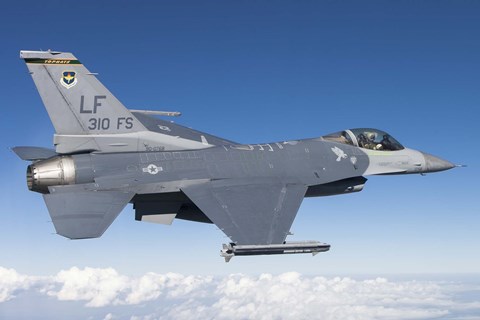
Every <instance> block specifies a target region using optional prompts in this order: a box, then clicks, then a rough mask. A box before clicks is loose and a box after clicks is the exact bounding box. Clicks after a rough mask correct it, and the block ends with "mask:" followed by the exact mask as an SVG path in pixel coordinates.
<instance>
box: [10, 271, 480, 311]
mask: <svg viewBox="0 0 480 320" xmlns="http://www.w3.org/2000/svg"><path fill="white" fill-rule="evenodd" d="M475 289H476V290H479V291H478V292H480V288H475ZM30 290H34V291H35V292H38V293H40V294H42V295H46V296H47V297H50V298H54V299H57V300H58V301H81V302H82V303H83V304H84V305H85V307H87V308H92V309H93V308H99V307H108V308H109V310H110V309H111V310H112V312H109V313H108V314H107V315H106V316H105V318H108V319H123V318H126V319H132V320H133V319H173V318H174V319H431V318H441V317H451V316H453V315H455V314H458V312H459V311H460V310H461V312H463V313H462V314H464V315H465V314H468V315H477V316H480V301H477V302H475V301H458V300H456V299H455V294H456V293H458V292H459V291H461V290H466V289H465V287H462V286H459V285H457V284H453V283H442V282H433V281H389V280H387V279H385V278H376V279H368V280H355V279H352V278H345V277H344V278H341V277H334V278H325V277H309V276H303V275H301V274H299V273H296V272H288V273H283V274H280V275H271V274H261V275H258V276H248V275H243V274H232V275H229V276H225V277H211V276H192V275H182V274H177V273H167V274H156V273H146V274H145V275H143V276H141V277H128V276H125V275H122V274H119V273H118V272H117V271H116V270H115V269H112V268H105V269H99V268H88V267H87V268H84V269H80V268H77V267H72V268H70V269H68V270H62V271H60V272H59V273H57V274H56V275H54V276H51V277H34V276H27V275H21V274H19V273H18V272H16V271H15V270H13V269H6V268H2V267H0V307H1V303H5V302H6V301H9V300H11V299H14V298H15V297H18V298H21V295H22V293H24V292H27V291H30ZM469 290H472V288H469ZM59 303H61V302H59ZM125 306H131V308H130V309H128V310H130V311H131V313H130V314H128V315H127V314H125ZM120 307H121V308H120ZM116 308H118V309H121V310H122V314H116V313H115V312H114V311H115V309H116ZM465 312H466V313H465Z"/></svg>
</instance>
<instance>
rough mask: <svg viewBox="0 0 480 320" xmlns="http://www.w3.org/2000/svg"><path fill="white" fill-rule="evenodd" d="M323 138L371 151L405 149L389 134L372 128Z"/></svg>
mask: <svg viewBox="0 0 480 320" xmlns="http://www.w3.org/2000/svg"><path fill="white" fill-rule="evenodd" d="M322 138H323V139H324V140H328V141H333V142H338V143H344V144H349V145H352V146H356V147H360V148H365V149H370V150H384V151H395V150H402V149H405V148H404V147H403V146H402V145H401V144H400V143H399V142H398V141H397V140H395V138H393V137H392V136H391V135H389V134H388V133H386V132H384V131H381V130H378V129H371V128H358V129H350V130H344V131H340V132H335V133H331V134H329V135H326V136H323V137H322Z"/></svg>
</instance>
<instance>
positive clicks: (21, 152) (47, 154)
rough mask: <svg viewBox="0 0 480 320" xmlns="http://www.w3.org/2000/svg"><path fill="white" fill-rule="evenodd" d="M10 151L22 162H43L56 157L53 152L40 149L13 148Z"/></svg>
mask: <svg viewBox="0 0 480 320" xmlns="http://www.w3.org/2000/svg"><path fill="white" fill-rule="evenodd" d="M12 151H13V152H15V154H16V155H17V156H18V157H19V158H20V159H22V160H26V161H35V160H44V159H48V158H51V157H54V156H56V155H57V153H56V152H55V150H53V149H48V148H42V147H13V148H12Z"/></svg>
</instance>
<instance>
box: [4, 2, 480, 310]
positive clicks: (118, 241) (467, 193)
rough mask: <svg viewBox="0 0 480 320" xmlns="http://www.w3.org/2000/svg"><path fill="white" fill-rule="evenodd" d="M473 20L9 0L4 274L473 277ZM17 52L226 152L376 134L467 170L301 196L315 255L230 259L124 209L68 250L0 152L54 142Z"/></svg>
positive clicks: (378, 7) (374, 8) (458, 5)
mask: <svg viewBox="0 0 480 320" xmlns="http://www.w3.org/2000/svg"><path fill="white" fill-rule="evenodd" d="M479 14H480V4H479V3H478V2H473V1H402V2H394V1H366V2H363V1H362V2H360V1H351V2H350V1H337V2H334V1H276V2H270V1H201V2H200V1H155V2H153V1H152V2H148V1H144V2H133V1H132V2H129V1H115V2H113V1H83V2H81V3H80V2H77V3H74V4H73V3H71V2H65V1H47V2H45V1H44V2H31V1H22V2H9V3H6V4H4V5H3V6H2V10H1V12H0V39H1V41H2V42H1V50H0V57H1V61H2V62H3V64H2V68H3V72H2V73H1V75H0V88H2V89H1V92H2V94H1V95H0V104H1V106H2V111H3V119H4V121H3V124H2V126H1V127H0V130H1V133H2V137H3V138H2V141H1V145H2V148H1V155H0V159H1V160H0V161H2V168H3V170H2V179H1V181H0V183H1V190H2V202H3V207H2V209H0V216H1V218H2V223H1V224H0V252H1V260H0V266H2V267H4V268H12V269H14V270H15V271H16V272H18V273H19V274H25V275H36V276H52V275H55V274H57V273H58V272H59V271H60V270H70V268H72V267H79V268H85V267H91V268H100V269H101V270H103V269H104V268H114V269H115V270H116V271H117V272H119V273H120V274H125V275H129V276H132V277H134V276H135V277H140V276H142V275H144V274H146V273H147V272H155V273H158V274H165V273H167V272H178V273H180V274H183V275H192V274H195V275H204V276H205V275H213V276H225V277H228V276H229V275H230V274H233V273H242V274H248V275H252V276H258V275H259V274H261V273H271V274H282V273H285V272H290V271H294V272H298V273H300V274H302V275H305V276H307V275H308V276H335V275H344V276H355V275H359V274H367V275H373V276H378V275H392V274H405V273H406V274H412V279H414V278H415V276H414V274H424V275H425V274H427V275H432V274H446V273H448V274H454V275H456V274H469V275H470V274H472V273H477V272H478V271H479V270H480V255H478V247H479V246H480V236H479V235H478V230H479V227H480V216H479V211H480V210H479V208H480V193H479V188H478V178H479V177H480V175H479V168H478V161H479V160H478V159H479V158H480V152H479V150H478V147H477V145H478V133H477V131H478V120H479V119H480V117H479V111H478V108H479V105H480V87H479V84H480V59H479V57H480V42H479V41H478V39H479V38H480V19H478V16H479ZM21 49H26V50H37V49H44V50H46V49H54V50H60V51H70V52H73V53H74V54H75V55H76V56H77V58H79V59H80V60H81V61H82V62H83V63H84V64H85V65H86V66H87V68H89V69H90V71H92V72H98V73H99V79H100V80H101V81H102V82H103V83H104V84H105V85H106V86H107V87H108V88H109V89H110V90H111V91H112V92H113V93H114V94H115V95H116V96H117V98H119V99H120V100H121V101H122V102H123V103H124V104H125V105H126V106H127V107H130V108H136V109H160V110H162V109H167V110H178V111H181V112H182V113H183V115H182V117H181V118H179V119H178V120H177V119H176V120H177V122H178V123H180V124H183V125H187V126H189V127H193V128H195V129H199V130H203V131H206V132H209V133H212V134H215V135H218V136H222V137H225V138H227V139H231V140H235V141H239V142H245V143H250V142H254V143H256V142H265V141H277V140H285V139H297V138H308V137H315V136H321V135H324V134H327V133H330V132H335V131H339V130H342V129H346V128H355V127H375V128H379V129H382V130H385V131H387V132H389V133H391V134H392V135H393V136H394V137H395V138H397V139H398V140H399V141H400V142H401V143H402V144H404V145H406V146H408V147H410V148H414V149H418V150H422V151H425V152H428V153H431V154H434V155H437V156H440V157H442V158H445V159H448V160H450V161H452V162H454V163H462V164H467V165H468V167H467V168H462V169H455V170H450V171H448V172H443V173H438V174H429V175H427V176H423V177H422V176H417V175H411V176H385V177H371V178H370V179H369V181H368V182H367V185H366V188H365V190H364V191H362V192H361V193H357V194H352V195H346V196H336V197H327V198H313V199H312V198H311V199H305V201H304V202H303V204H302V206H301V208H300V211H299V213H298V215H297V219H296V221H295V223H294V225H293V228H292V229H293V231H294V233H295V235H294V237H292V240H293V239H297V240H306V239H315V240H320V241H324V242H327V243H330V244H331V245H332V248H331V251H330V252H328V253H324V254H321V255H318V256H316V257H314V258H312V257H310V256H284V257H282V256H280V257H255V258H235V259H233V260H232V262H231V263H229V264H225V263H224V262H223V260H222V259H221V258H220V257H219V256H218V252H219V249H220V246H221V244H222V243H224V242H227V241H228V239H227V238H225V237H224V235H223V233H221V232H220V231H219V230H218V229H217V228H215V227H214V226H211V225H204V224H196V223H192V222H184V221H175V222H174V224H173V225H172V226H169V227H166V226H162V225H152V224H147V223H139V222H136V221H135V220H134V212H133V210H132V208H131V206H128V207H127V208H126V209H125V210H124V211H123V213H122V214H121V215H120V217H119V218H118V219H117V220H116V221H115V222H114V224H113V225H112V226H111V227H110V229H109V230H108V231H107V232H106V233H105V235H104V236H103V237H102V238H100V239H96V240H87V241H69V240H66V239H64V238H62V237H60V236H56V235H54V234H53V233H54V228H53V225H52V224H51V223H50V222H49V220H50V218H49V216H48V212H47V210H46V207H45V206H44V203H43V200H42V198H41V196H40V195H39V194H35V193H31V192H29V191H28V190H27V188H26V182H25V169H26V165H27V163H25V162H22V161H21V160H19V159H18V158H16V156H15V155H14V154H13V153H11V152H10V151H9V150H8V148H9V147H12V146H16V145H35V146H45V147H49V146H51V144H52V135H53V133H54V131H53V127H52V125H51V123H50V120H49V118H48V116H47V113H46V111H45V109H44V108H43V105H42V103H41V100H40V98H39V95H38V93H37V92H36V89H35V87H34V84H33V81H32V80H31V78H30V76H29V75H28V72H27V69H26V67H25V65H24V63H23V61H21V60H20V59H19V58H18V54H19V50H21ZM439 277H440V278H441V276H439ZM472 277H476V278H478V276H472ZM28 297H30V296H28ZM23 299H27V298H23ZM55 305H56V304H55ZM62 308H65V305H63V307H62ZM1 309H2V304H1V303H0V315H1Z"/></svg>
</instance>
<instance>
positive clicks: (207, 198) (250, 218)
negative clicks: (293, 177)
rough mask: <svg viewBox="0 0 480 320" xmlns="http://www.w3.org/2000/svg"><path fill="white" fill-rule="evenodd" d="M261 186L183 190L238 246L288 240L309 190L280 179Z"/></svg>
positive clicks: (217, 184)
mask: <svg viewBox="0 0 480 320" xmlns="http://www.w3.org/2000/svg"><path fill="white" fill-rule="evenodd" d="M262 180H263V181H262V182H261V183H258V182H257V183H254V184H252V183H248V182H246V181H241V182H238V181H235V180H223V181H212V182H208V183H205V184H202V185H195V186H189V187H186V188H183V189H182V191H183V192H184V193H185V194H186V195H187V196H188V197H189V198H190V200H192V201H193V202H194V203H195V204H196V205H197V206H198V207H199V208H200V209H201V210H202V211H203V212H204V213H205V215H207V216H208V218H210V220H212V221H213V223H215V224H216V225H217V226H218V227H219V228H220V229H221V230H222V231H223V232H224V233H225V234H226V235H227V236H228V237H230V238H231V239H232V241H234V242H236V243H237V244H280V243H283V242H284V241H285V238H286V237H287V234H288V232H289V231H290V227H291V225H292V223H293V220H294V219H295V216H296V214H297V211H298V209H299V207H300V204H301V203H302V200H303V197H304V195H305V192H306V190H307V187H306V186H305V185H301V184H288V183H285V182H282V181H279V180H276V179H262Z"/></svg>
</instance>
